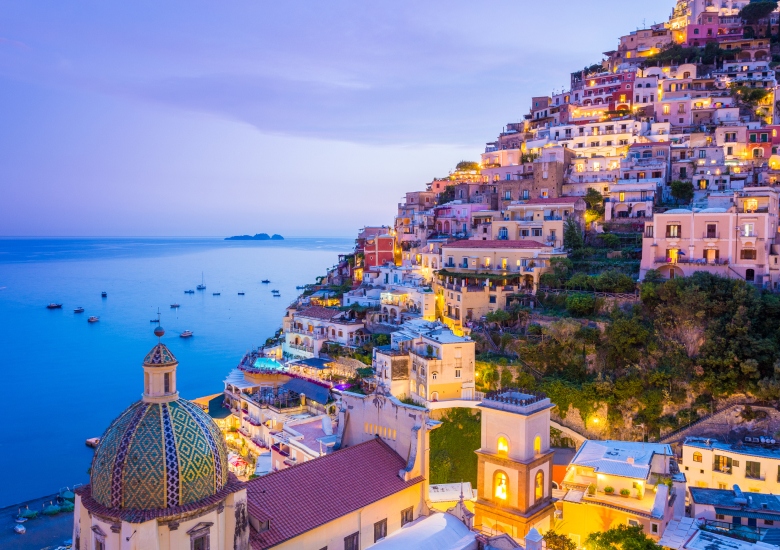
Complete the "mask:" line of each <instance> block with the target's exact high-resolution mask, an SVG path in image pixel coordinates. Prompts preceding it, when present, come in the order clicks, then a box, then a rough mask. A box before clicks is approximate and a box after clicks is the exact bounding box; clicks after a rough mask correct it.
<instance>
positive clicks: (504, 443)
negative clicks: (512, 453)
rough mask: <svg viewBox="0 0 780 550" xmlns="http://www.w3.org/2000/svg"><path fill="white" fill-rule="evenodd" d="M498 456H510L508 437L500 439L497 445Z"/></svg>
mask: <svg viewBox="0 0 780 550" xmlns="http://www.w3.org/2000/svg"><path fill="white" fill-rule="evenodd" d="M496 448H497V449H498V454H500V455H503V456H506V455H508V454H509V441H508V440H507V438H506V437H504V436H501V437H499V438H498V444H497V445H496Z"/></svg>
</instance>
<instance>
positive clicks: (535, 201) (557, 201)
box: [525, 197, 582, 204]
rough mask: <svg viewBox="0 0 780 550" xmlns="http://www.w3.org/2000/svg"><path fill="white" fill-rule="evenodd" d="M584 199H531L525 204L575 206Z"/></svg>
mask: <svg viewBox="0 0 780 550" xmlns="http://www.w3.org/2000/svg"><path fill="white" fill-rule="evenodd" d="M579 200H582V197H559V198H557V199H529V200H527V201H525V204H575V203H576V202H577V201H579Z"/></svg>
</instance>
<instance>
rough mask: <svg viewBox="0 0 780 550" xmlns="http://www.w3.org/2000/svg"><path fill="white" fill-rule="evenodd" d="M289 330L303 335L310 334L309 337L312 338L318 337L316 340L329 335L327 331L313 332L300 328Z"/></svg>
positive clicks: (290, 332)
mask: <svg viewBox="0 0 780 550" xmlns="http://www.w3.org/2000/svg"><path fill="white" fill-rule="evenodd" d="M287 332H288V333H289V334H301V335H303V336H308V337H310V338H314V339H316V340H319V339H321V338H327V336H328V335H327V334H326V333H324V332H320V331H312V332H309V331H307V330H304V329H300V328H290V330H288V331H287Z"/></svg>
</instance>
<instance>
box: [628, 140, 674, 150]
mask: <svg viewBox="0 0 780 550" xmlns="http://www.w3.org/2000/svg"><path fill="white" fill-rule="evenodd" d="M671 144H672V142H671V141H653V142H647V143H632V144H631V145H630V146H629V147H628V148H629V149H644V148H646V147H659V146H660V147H668V146H670V145H671Z"/></svg>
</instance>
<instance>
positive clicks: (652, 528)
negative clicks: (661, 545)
mask: <svg viewBox="0 0 780 550" xmlns="http://www.w3.org/2000/svg"><path fill="white" fill-rule="evenodd" d="M650 532H651V533H652V534H654V535H657V534H658V524H657V523H651V524H650Z"/></svg>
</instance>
